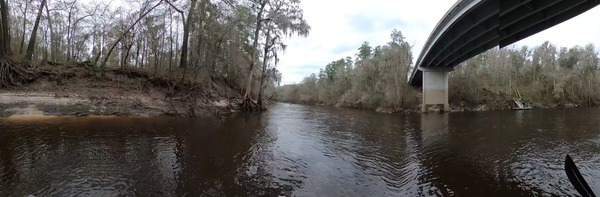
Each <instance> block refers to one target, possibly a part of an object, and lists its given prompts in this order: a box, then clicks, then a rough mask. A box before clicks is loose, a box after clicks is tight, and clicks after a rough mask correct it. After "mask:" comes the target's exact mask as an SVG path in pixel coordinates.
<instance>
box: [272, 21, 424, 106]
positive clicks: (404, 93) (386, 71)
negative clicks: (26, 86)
mask: <svg viewBox="0 0 600 197" xmlns="http://www.w3.org/2000/svg"><path fill="white" fill-rule="evenodd" d="M412 58H413V56H412V46H411V45H410V44H409V43H408V42H406V40H405V38H404V36H403V35H402V32H400V31H398V30H393V31H392V33H391V36H390V41H389V42H388V43H387V44H385V45H381V46H376V47H371V46H370V45H369V43H368V42H364V43H363V44H362V45H361V46H360V48H359V49H358V52H357V54H356V56H355V57H354V58H352V57H346V58H343V59H339V60H336V61H333V62H331V63H329V64H327V65H326V66H325V68H324V69H321V70H320V72H319V73H318V75H317V74H312V75H310V76H308V77H306V78H304V80H303V81H302V82H301V83H299V84H292V85H285V86H282V87H280V88H279V91H280V97H279V99H280V100H281V101H284V102H296V103H308V104H324V105H335V106H343V107H351V108H365V109H377V108H379V109H381V110H387V111H399V110H403V109H412V108H414V107H415V106H417V105H418V103H419V99H418V97H417V94H416V90H414V89H413V88H412V87H410V86H409V85H408V84H407V83H406V76H407V73H408V71H409V68H410V65H411V64H412Z"/></svg>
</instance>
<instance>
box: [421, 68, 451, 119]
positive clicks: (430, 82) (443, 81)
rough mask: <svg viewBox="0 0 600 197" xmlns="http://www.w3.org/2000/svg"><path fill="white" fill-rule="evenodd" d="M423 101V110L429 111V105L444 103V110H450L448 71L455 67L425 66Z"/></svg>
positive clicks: (422, 69) (423, 69)
mask: <svg viewBox="0 0 600 197" xmlns="http://www.w3.org/2000/svg"><path fill="white" fill-rule="evenodd" d="M419 70H421V71H423V103H422V105H421V111H423V112H427V111H429V108H428V107H429V105H443V106H444V108H443V110H444V111H446V112H448V111H450V103H448V73H449V72H450V71H453V70H454V68H423V67H420V68H419Z"/></svg>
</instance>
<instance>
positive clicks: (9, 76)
mask: <svg viewBox="0 0 600 197" xmlns="http://www.w3.org/2000/svg"><path fill="white" fill-rule="evenodd" d="M38 75H39V73H38V72H37V71H36V70H34V69H33V68H32V66H31V65H30V64H29V63H27V62H17V61H14V60H11V59H0V88H7V87H11V86H21V85H23V84H25V83H29V82H31V81H33V80H35V79H36V78H37V77H38Z"/></svg>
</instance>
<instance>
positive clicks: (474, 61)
mask: <svg viewBox="0 0 600 197" xmlns="http://www.w3.org/2000/svg"><path fill="white" fill-rule="evenodd" d="M412 60H413V56H412V48H411V46H410V45H409V44H408V43H407V42H406V41H405V38H404V37H403V36H402V33H401V32H400V31H398V30H394V31H393V32H392V33H391V40H390V41H389V42H388V43H387V44H385V45H382V46H376V47H371V46H370V45H369V43H368V42H364V43H363V44H362V45H361V46H360V48H358V51H357V53H356V55H355V57H346V58H343V59H339V60H336V61H333V62H331V63H329V64H327V65H325V67H324V69H321V70H320V72H319V73H318V74H312V75H310V76H307V77H305V78H304V80H303V81H302V82H301V83H298V84H289V85H284V86H282V87H280V88H279V89H278V91H279V92H280V97H279V100H281V101H284V102H292V103H305V104H319V105H331V106H341V107H349V108H359V109H374V110H378V111H384V112H403V111H417V110H418V109H419V105H420V94H421V93H420V90H418V89H416V88H413V87H411V86H409V85H408V84H407V75H406V74H407V73H408V72H409V70H410V69H411V68H412V67H413V63H412V62H413V61H412ZM598 64H599V56H598V50H597V49H596V48H595V46H594V45H593V44H588V45H586V46H574V47H571V48H567V47H559V46H556V45H553V44H551V43H550V42H544V43H542V44H541V45H539V46H535V47H527V46H522V47H519V46H514V45H513V46H509V47H506V48H502V49H499V48H494V49H491V50H488V51H486V52H484V53H482V54H480V55H477V56H475V57H473V58H471V59H469V60H467V61H465V62H463V63H462V64H461V65H459V66H458V67H457V69H456V70H455V71H453V72H451V73H450V75H449V89H450V90H449V91H450V92H449V100H450V104H451V107H452V109H453V110H500V109H510V108H511V107H513V105H514V103H513V99H521V100H523V101H525V102H526V103H528V104H529V105H531V106H533V107H536V108H557V107H574V106H593V105H598V104H600V89H599V87H600V86H599V84H600V73H599V70H598Z"/></svg>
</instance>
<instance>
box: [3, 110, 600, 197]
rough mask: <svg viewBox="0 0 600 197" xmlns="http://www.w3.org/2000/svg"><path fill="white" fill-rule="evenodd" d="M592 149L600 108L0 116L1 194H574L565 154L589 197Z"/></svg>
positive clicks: (598, 144) (598, 145)
mask: <svg viewBox="0 0 600 197" xmlns="http://www.w3.org/2000/svg"><path fill="white" fill-rule="evenodd" d="M599 151H600V108H578V109H564V110H532V111H502V112H467V113H450V114H438V113H431V114H423V115H421V114H413V115H390V114H381V113H375V112H369V111H357V110H349V109H340V108H330V107H314V106H304V105H289V104H276V105H274V106H272V107H271V108H270V110H269V111H267V112H265V113H263V114H245V115H237V116H234V117H232V118H231V119H229V120H226V121H215V120H212V119H177V118H52V119H41V120H11V119H0V196H24V195H30V194H31V195H35V196H106V195H108V196H113V195H122V196H276V195H285V196H291V195H293V196H484V195H485V196H539V195H560V196H565V195H576V191H575V190H574V189H573V187H572V186H571V185H570V183H569V181H568V179H567V177H566V175H565V174H564V170H563V165H564V164H563V161H564V157H565V155H566V154H571V156H573V157H574V159H575V162H576V163H577V165H578V166H579V167H580V170H581V172H582V174H583V176H584V177H585V178H586V179H587V180H588V183H590V185H591V186H592V188H593V189H594V190H595V191H597V193H599V194H600V162H599V161H600V154H598V153H599Z"/></svg>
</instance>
